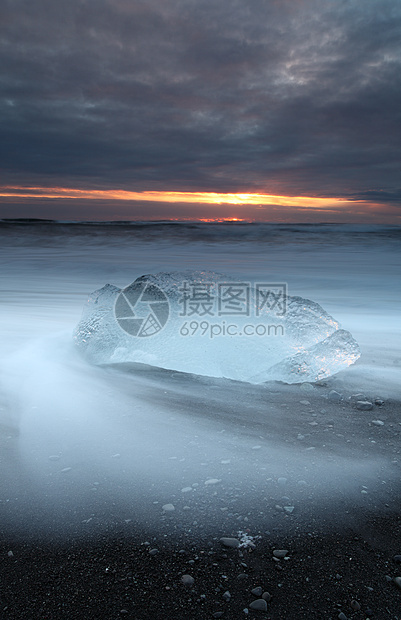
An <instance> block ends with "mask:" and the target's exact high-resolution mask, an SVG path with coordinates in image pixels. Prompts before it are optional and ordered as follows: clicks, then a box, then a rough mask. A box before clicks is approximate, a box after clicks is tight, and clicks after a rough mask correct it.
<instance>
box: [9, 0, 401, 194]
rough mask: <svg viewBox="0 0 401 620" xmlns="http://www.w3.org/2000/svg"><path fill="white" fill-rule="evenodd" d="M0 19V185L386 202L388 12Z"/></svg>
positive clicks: (395, 110) (370, 7)
mask: <svg viewBox="0 0 401 620" xmlns="http://www.w3.org/2000/svg"><path fill="white" fill-rule="evenodd" d="M1 7H2V8H1V14H0V23H1V24H2V27H1V34H0V66H2V67H3V68H5V71H4V74H3V76H2V78H1V80H0V88H1V95H0V168H1V170H2V178H3V183H4V184H6V183H16V182H18V183H23V184H29V183H35V184H41V183H43V182H44V183H48V184H60V185H70V186H80V185H83V184H86V185H89V186H91V187H104V188H107V187H121V188H127V189H135V190H140V189H175V190H191V189H193V190H203V191H228V192H235V191H263V192H265V193H283V194H305V195H323V196H324V195H343V196H349V197H350V198H351V199H355V197H356V196H363V195H365V196H369V197H370V198H372V199H374V200H378V201H380V200H381V199H383V202H386V201H389V198H388V196H392V197H393V199H392V202H394V203H395V202H397V200H398V201H399V190H397V188H398V186H399V170H400V150H399V144H400V136H401V118H400V117H401V80H400V76H401V67H400V64H401V52H400V37H399V32H400V30H401V5H400V3H399V1H398V0H365V1H364V2H358V1H356V0H338V1H336V2H333V1H332V0H298V1H296V0H291V1H290V0H280V1H278V0H277V1H273V0H253V1H252V2H244V1H243V0H238V1H237V0H219V1H218V2H216V0H192V1H191V0H170V1H169V2H163V1H162V0H146V1H145V0H144V1H143V2H140V1H139V0H109V1H106V0H69V2H65V3H58V2H54V0H37V1H36V2H34V3H33V2H31V1H28V0H9V1H4V0H3V3H2V5H1ZM397 191H398V193H397Z"/></svg>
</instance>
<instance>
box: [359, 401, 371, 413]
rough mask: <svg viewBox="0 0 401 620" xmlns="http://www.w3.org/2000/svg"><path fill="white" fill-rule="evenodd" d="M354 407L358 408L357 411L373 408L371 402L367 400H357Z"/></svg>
mask: <svg viewBox="0 0 401 620" xmlns="http://www.w3.org/2000/svg"><path fill="white" fill-rule="evenodd" d="M356 408H357V409H359V411H370V410H371V409H373V404H372V403H371V402H370V401H369V400H358V401H357V403H356Z"/></svg>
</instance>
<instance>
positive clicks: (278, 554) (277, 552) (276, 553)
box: [273, 549, 288, 558]
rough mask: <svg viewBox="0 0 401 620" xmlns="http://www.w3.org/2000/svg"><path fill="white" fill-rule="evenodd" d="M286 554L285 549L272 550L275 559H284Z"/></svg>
mask: <svg viewBox="0 0 401 620" xmlns="http://www.w3.org/2000/svg"><path fill="white" fill-rule="evenodd" d="M287 554H288V550H287V549H274V551H273V555H274V557H275V558H285V556H286V555H287Z"/></svg>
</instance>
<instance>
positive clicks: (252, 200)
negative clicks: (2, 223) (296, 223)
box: [0, 186, 355, 221]
mask: <svg viewBox="0 0 401 620" xmlns="http://www.w3.org/2000/svg"><path fill="white" fill-rule="evenodd" d="M1 197H3V198H30V199H34V198H47V199H70V200H78V199H80V200H123V201H135V202H137V201H145V202H167V203H190V204H208V205H211V204H216V205H218V204H219V205H223V204H232V205H243V206H245V205H260V206H267V205H276V206H283V207H285V206H288V207H299V208H308V209H310V208H315V209H324V208H325V207H333V206H345V205H349V204H350V201H349V200H346V199H344V198H335V197H330V198H320V197H316V196H282V195H281V196H280V195H275V194H257V193H248V194H243V193H238V194H234V193H217V192H171V191H167V192H161V191H143V192H132V191H128V190H120V189H115V190H82V189H74V188H67V187H12V186H5V187H3V188H0V198H1ZM353 202H355V201H353ZM223 219H225V220H226V221H227V220H230V221H241V219H240V218H236V217H232V218H223Z"/></svg>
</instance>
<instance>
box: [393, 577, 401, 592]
mask: <svg viewBox="0 0 401 620" xmlns="http://www.w3.org/2000/svg"><path fill="white" fill-rule="evenodd" d="M394 583H395V585H396V586H397V587H398V588H400V590H401V577H394Z"/></svg>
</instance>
